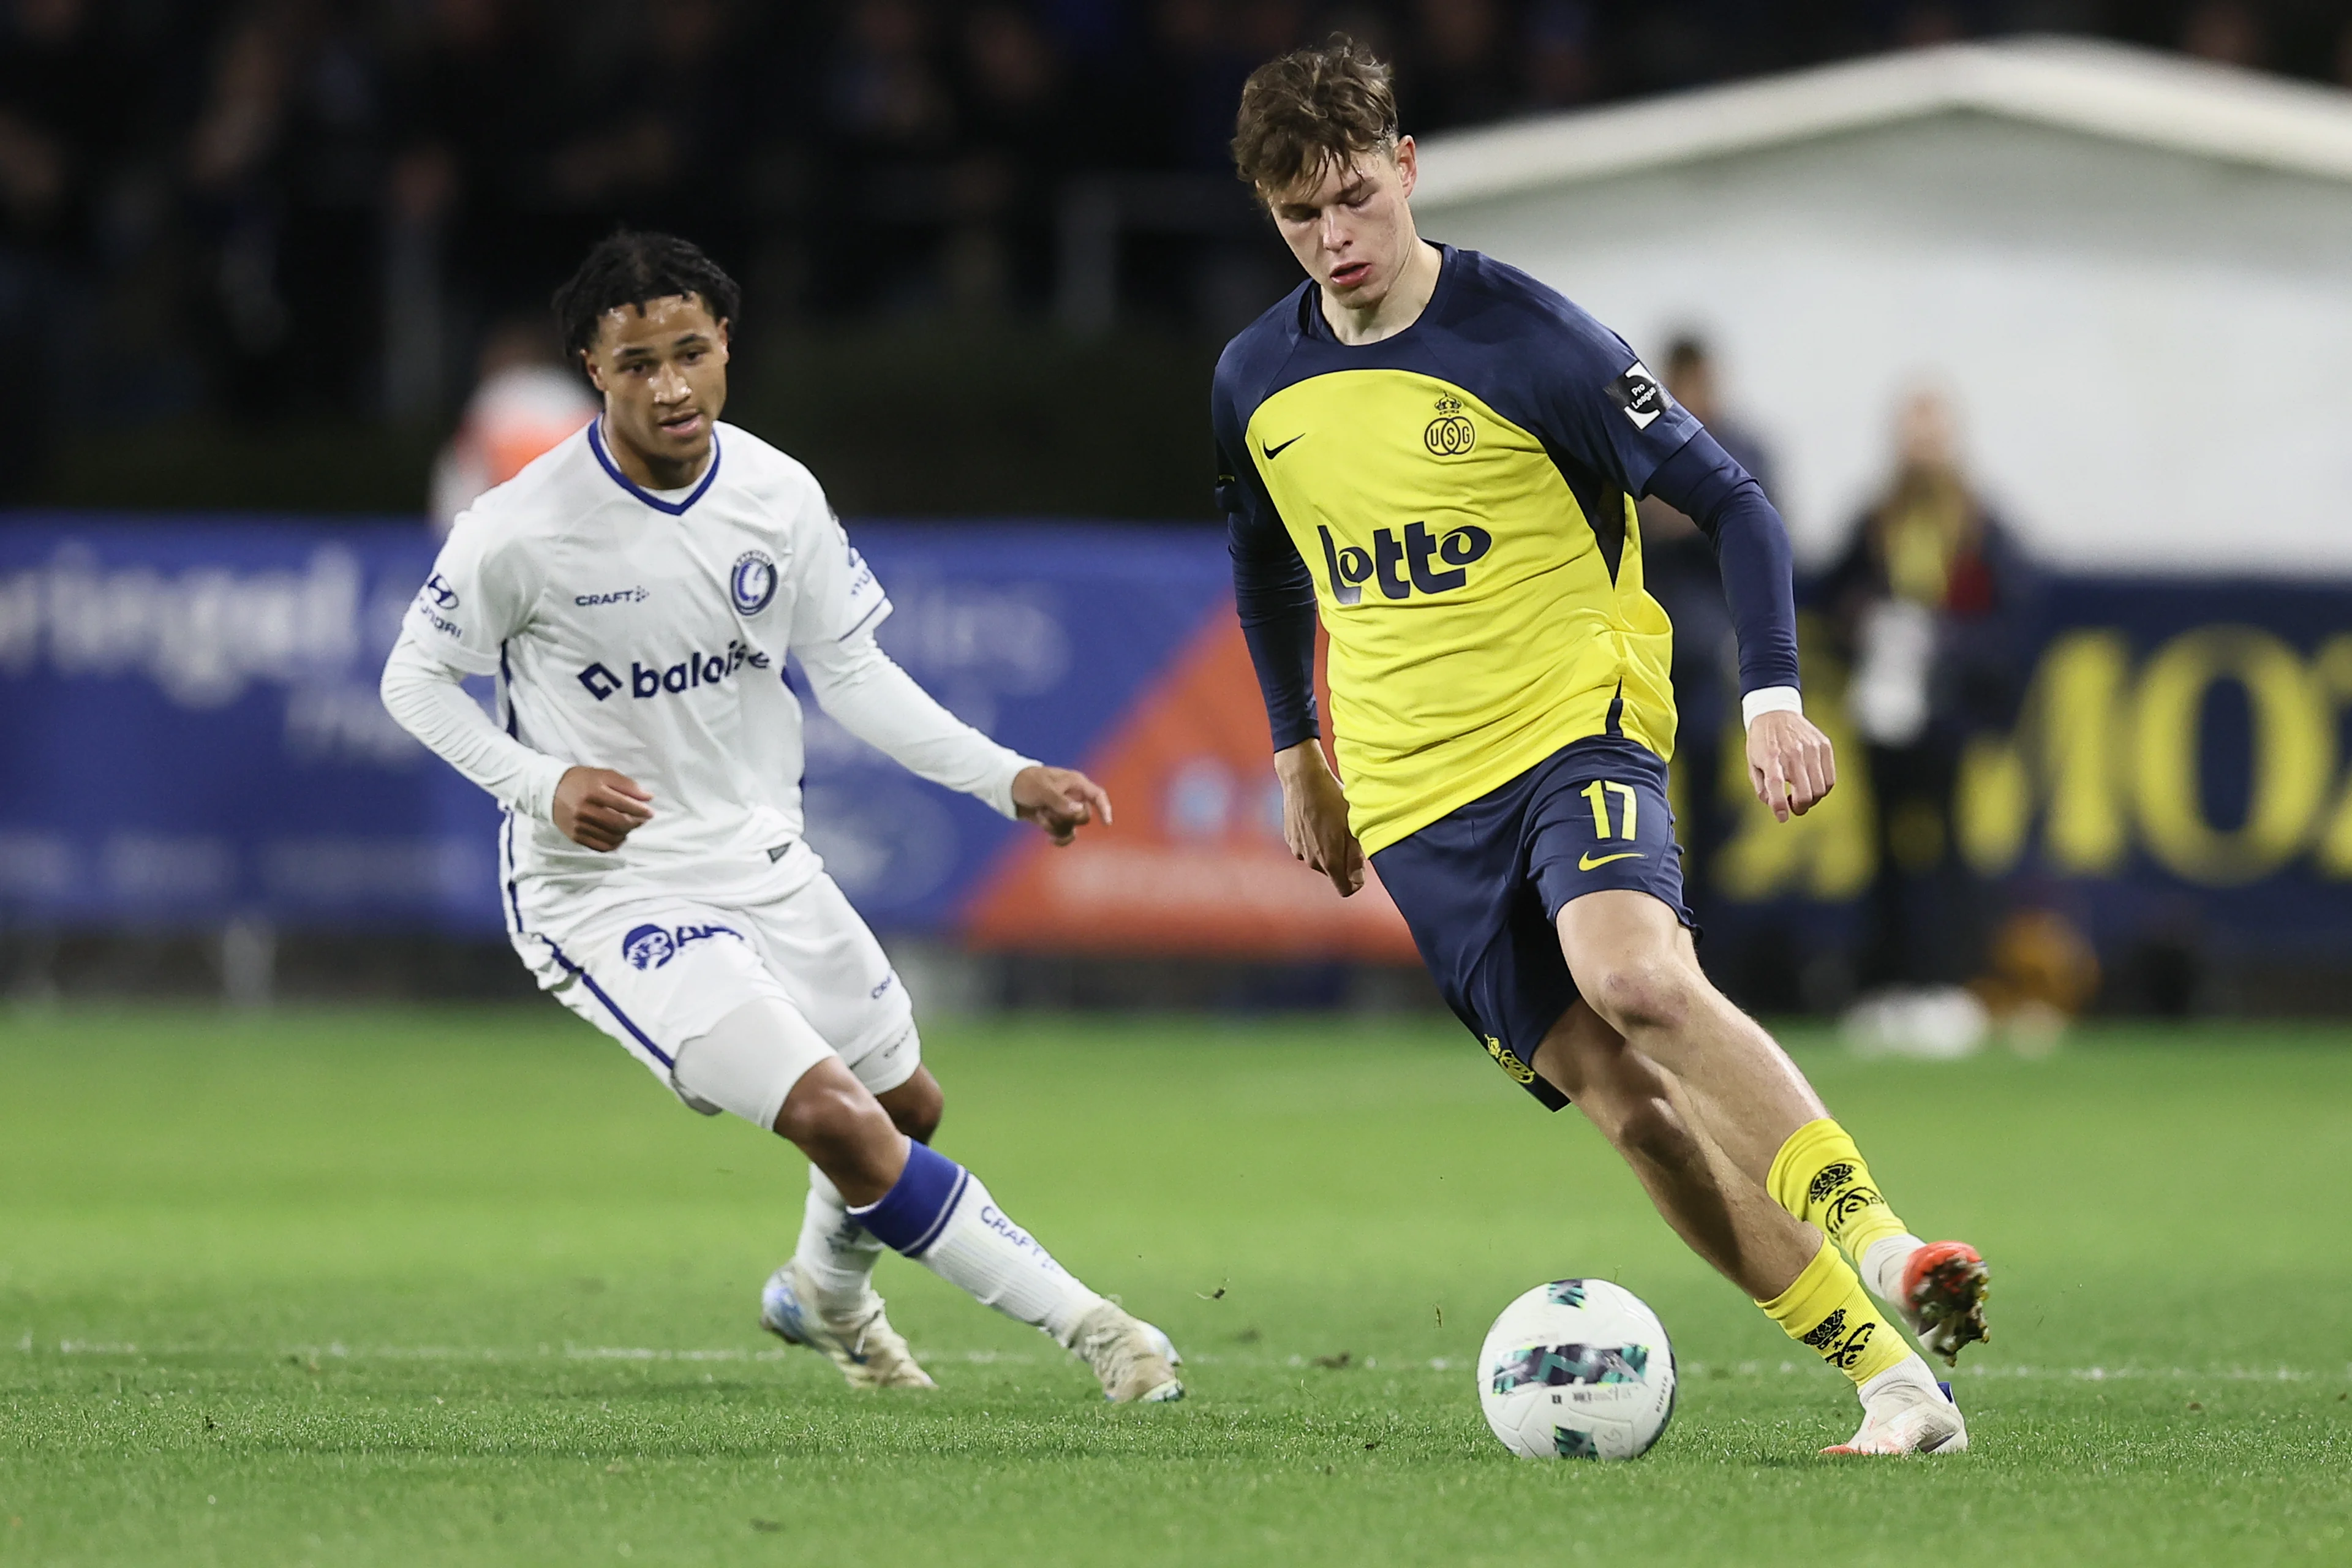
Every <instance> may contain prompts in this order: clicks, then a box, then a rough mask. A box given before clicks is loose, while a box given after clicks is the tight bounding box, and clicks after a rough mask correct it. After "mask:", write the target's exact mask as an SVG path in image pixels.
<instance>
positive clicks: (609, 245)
mask: <svg viewBox="0 0 2352 1568" xmlns="http://www.w3.org/2000/svg"><path fill="white" fill-rule="evenodd" d="M689 294H690V295H694V296H696V297H698V298H699V299H700V300H701V301H702V305H703V309H705V310H709V312H710V314H711V315H712V317H713V318H715V319H716V320H718V321H733V320H734V319H735V312H736V310H738V309H739V308H740V306H741V305H742V303H743V292H742V290H741V289H738V288H736V286H735V279H732V278H730V277H728V276H727V272H726V269H725V268H722V267H720V266H719V263H717V262H716V261H713V260H711V259H710V258H709V257H708V256H705V255H704V254H703V253H702V249H701V247H699V246H697V245H695V244H693V243H692V242H691V241H688V240H683V239H680V238H678V237H677V236H676V235H674V234H648V233H645V232H642V231H638V230H633V229H622V230H619V231H618V232H616V233H614V234H613V235H610V236H608V237H605V238H604V239H601V240H599V241H597V242H596V246H595V248H593V249H592V250H591V251H589V252H588V254H587V256H586V257H585V258H583V259H582V261H581V263H580V269H579V270H578V271H576V272H574V273H573V274H572V276H571V277H570V278H569V279H565V281H564V284H563V287H562V288H561V289H557V290H556V291H555V298H554V300H553V304H554V307H555V324H556V330H557V331H561V332H562V334H563V346H564V349H565V351H566V352H567V353H573V354H583V353H587V352H588V351H589V350H590V349H591V348H593V347H594V346H595V343H596V323H597V322H598V321H601V320H603V318H604V312H606V311H607V310H622V309H625V308H626V307H628V306H635V307H636V309H637V310H638V311H639V312H640V313H642V312H643V311H644V310H645V308H646V301H647V300H667V299H670V298H672V297H675V296H683V295H689Z"/></svg>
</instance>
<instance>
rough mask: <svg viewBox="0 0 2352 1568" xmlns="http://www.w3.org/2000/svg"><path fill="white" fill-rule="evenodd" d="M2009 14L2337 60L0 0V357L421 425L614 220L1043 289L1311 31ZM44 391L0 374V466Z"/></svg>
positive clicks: (1633, 82)
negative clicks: (2050, 39)
mask: <svg viewBox="0 0 2352 1568" xmlns="http://www.w3.org/2000/svg"><path fill="white" fill-rule="evenodd" d="M2029 22H2030V23H2032V25H2034V26H2043V27H2049V26H2059V27H2071V28H2088V27H2097V26H2105V27H2106V28H2107V30H2110V31H2115V30H2117V29H2122V30H2125V31H2132V32H2139V31H2146V30H2147V29H2150V28H2155V29H2157V30H2158V32H2160V33H2163V34H2165V35H2167V36H2168V37H2171V38H2172V39H2173V40H2174V41H2175V42H2177V43H2178V44H2179V47H2182V48H2183V49H2186V50H2188V51H2189V52H2192V53H2195V54H2199V55H2202V56H2204V57H2206V58H2213V59H2219V60H2227V61H2231V62H2233V63H2237V64H2241V65H2261V64H2265V63H2268V64H2275V65H2278V66H2281V67H2283V68H2289V69H2293V70H2295V71H2298V72H2300V73H2302V74H2305V75H2308V76H2312V77H2315V78H2326V77H2329V76H2331V75H2333V76H2336V77H2339V78H2343V79H2352V28H2347V29H2345V30H2344V31H2343V32H2342V33H2341V34H2340V35H2339V34H2338V32H2337V31H2336V29H2337V27H2338V26H2339V23H2340V16H2338V14H2337V13H2336V11H2331V10H2329V9H2328V8H2326V7H2322V6H2315V5H2301V6H2298V7H2294V8H2289V7H2285V6H2284V5H2264V4H2261V3H2258V0H2185V4H2184V5H2183V6H2181V7H2178V8H2167V10H2166V11H2165V13H2164V14H2163V16H2162V17H2161V19H2160V20H2151V19H2150V18H2149V16H2145V15H2143V14H2142V13H2141V9H2140V8H2137V7H2124V6H2114V5H2098V4H2096V3H2095V0H1998V3H1997V0H1868V3H1867V4H1864V5H1825V6H1798V5H1769V6H1767V5H1735V4H1731V3H1730V0H1651V3H1648V4H1643V5H1633V4H1628V3H1626V0H823V3H821V4H820V3H808V4H801V5H766V4H761V0H575V3H572V4H563V3H559V0H222V3H220V4H215V5H187V4H174V3H173V0H0V353H11V354H13V355H15V356H16V358H17V359H18V360H20V361H21V360H23V359H25V358H26V357H27V356H31V357H35V358H43V359H47V360H50V361H54V362H57V363H58V374H59V375H62V376H64V377H66V378H67V380H68V382H69V383H71V384H70V385H69V386H68V389H67V395H66V397H65V398H64V399H63V401H64V403H65V404H67V405H69V406H71V407H72V408H73V409H74V410H75V412H76V415H77V416H78V417H79V418H80V419H82V420H84V421H85V422H86V423H88V424H89V425H90V426H103V425H105V424H108V423H110V422H112V423H122V422H128V421H132V420H142V419H149V418H153V417H159V416H165V415H172V414H177V413H183V412H187V411H190V410H191V409H199V408H200V409H205V410H208V411H211V412H215V413H226V414H231V415H237V416H253V417H268V418H278V417H287V418H304V419H310V418H329V419H344V420H349V419H355V418H372V417H387V416H388V417H392V418H397V419H402V420H415V421H423V420H430V419H432V418H434V417H435V416H436V415H438V414H440V413H441V412H442V411H443V410H444V409H445V407H446V401H445V399H446V395H447V392H448V383H449V377H448V374H447V370H448V366H449V363H450V357H451V356H450V345H452V344H453V343H458V342H467V341H469V340H471V339H472V338H473V337H475V336H476V335H477V334H478V332H479V331H481V329H482V327H483V325H484V324H485V323H487V322H488V321H495V320H497V319H498V318H499V317H500V316H501V315H503V314H505V313H507V312H509V311H511V310H517V309H520V308H522V307H524V306H525V305H526V304H535V303H536V301H537V300H541V299H542V298H544V296H545V294H546V291H547V289H548V286H549V283H550V280H551V279H553V278H555V277H557V276H560V275H561V274H562V271H563V270H564V269H565V268H568V267H569V266H570V265H571V264H572V261H573V259H574V258H576V257H577V256H578V254H579V251H580V249H581V247H583V245H584V244H586V243H587V242H588V241H590V240H591V239H593V237H596V236H597V235H599V234H602V233H604V232H607V231H609V230H610V229H611V228H612V227H613V226H614V225H615V224H618V223H631V224H636V225H643V226H665V227H672V228H676V229H679V230H682V231H684V232H688V233H690V234H693V235H695V236H696V237H698V239H700V240H702V241H703V242H704V243H705V244H706V245H707V246H709V247H710V248H712V249H713V250H714V251H715V252H717V253H718V254H719V255H720V256H721V257H722V258H724V259H726V260H727V261H728V262H729V264H730V266H734V267H736V268H738V269H739V270H740V271H742V272H744V273H746V274H751V275H754V276H756V277H757V279H758V280H759V285H760V293H761V298H762V299H763V300H769V301H770V307H769V308H770V309H774V308H776V306H777V305H779V304H783V303H788V304H789V305H791V306H792V307H794V308H801V309H806V310H811V311H814V313H816V314H818V315H820V316H824V315H830V316H833V317H835V318H841V317H845V316H849V317H855V316H867V315H872V314H875V313H896V312H904V311H908V310H917V311H920V310H938V309H942V308H945V309H950V310H1003V309H1014V310H1043V309H1045V307H1046V305H1047V304H1048V301H1049V300H1051V299H1052V297H1053V295H1054V292H1055V269H1056V264H1057V263H1056V258H1057V256H1058V251H1057V248H1056V240H1055V236H1056V225H1057V222H1058V215H1060V213H1061V212H1062V210H1063V207H1062V203H1063V200H1064V197H1065V195H1066V193H1067V191H1068V182H1069V181H1070V180H1071V179H1072V178H1073V177H1074V176H1079V175H1091V174H1103V173H1161V174H1165V173H1178V174H1192V175H1198V176H1202V177H1203V180H1204V181H1205V180H1207V179H1212V178H1213V179H1215V180H1223V179H1224V178H1225V177H1226V176H1227V174H1228V172H1229V171H1228V160H1227V154H1226V142H1227V141H1228V140H1229V139H1230V137H1231V135H1232V131H1233V115H1234V100H1235V98H1236V95H1237V94H1238V92H1239V90H1240V87H1241V83H1242V80H1243V79H1244V76H1245V75H1246V74H1247V73H1248V71H1249V70H1250V69H1251V68H1253V67H1254V66H1255V65H1257V64H1258V63H1260V62H1261V61H1263V60H1264V59H1265V58H1267V57H1269V56H1271V55H1273V54H1275V53H1276V52H1278V51H1280V50H1282V49H1285V48H1287V47H1292V46H1294V45H1297V44H1299V43H1302V42H1305V41H1307V39H1308V38H1310V37H1317V36H1319V35H1320V34H1322V33H1324V32H1326V31H1328V30H1329V29H1332V28H1335V27H1336V28H1341V29H1344V30H1346V31H1348V32H1350V33H1351V34H1354V35H1356V36H1358V37H1363V38H1364V39H1366V40H1367V41H1368V42H1370V43H1371V44H1372V45H1373V47H1375V48H1377V49H1380V50H1381V51H1382V52H1383V53H1386V54H1388V55H1389V56H1390V57H1391V58H1393V59H1394V61H1395V63H1396V66H1397V68H1398V73H1399V85H1400V90H1401V92H1402V96H1403V100H1404V109H1405V117H1406V123H1407V126H1408V128H1409V129H1411V130H1412V131H1413V132H1415V133H1416V134H1423V135H1426V134H1430V133H1433V132H1442V131H1444V130H1446V129H1449V128H1451V127H1454V126H1457V125H1463V124H1468V123H1473V122H1477V121H1489V120H1493V119H1496V118H1498V117H1501V116H1503V115H1506V114H1509V113H1514V112H1517V111H1520V110H1525V109H1528V108H1537V109H1544V108H1558V107H1562V106H1569V105H1575V104H1582V103H1592V102H1605V101H1608V100H1612V99H1619V98H1623V97H1625V96H1627V95H1629V94H1633V93H1637V92H1645V91H1652V90H1655V89H1661V88H1668V87H1681V86H1688V85H1692V84H1696V83H1700V82H1706V81H1713V80H1718V79H1723V78H1725V77H1726V76H1728V75H1734V74H1738V73H1740V72H1745V71H1750V70H1762V69H1773V68H1786V67H1793V66H1800V65H1804V64H1807V63H1811V62H1813V61H1817V60H1822V59H1826V58H1838V57H1841V56H1845V55H1851V54H1854V53H1857V52H1861V51H1866V50H1872V49H1880V48H1885V47H1895V46H1898V45H1904V44H1920V43H1930V42H1936V41H1940V40H1944V39H1948V38H1951V37H1962V36H1967V35H1969V34H1972V33H1976V32H1980V31H1983V30H1985V29H1986V28H1988V27H1992V26H2004V27H2011V26H2026V25H2028V24H2029ZM2331 51H2332V52H2331ZM1130 188H1132V189H1141V190H1151V191H1170V190H1178V191H1181V190H1182V189H1183V188H1184V187H1183V186H1182V185H1181V183H1179V184H1175V185H1166V184H1162V185H1157V186H1154V185H1136V186H1131V187H1130ZM1234 209H1235V210H1234V215H1233V219H1232V221H1233V223H1234V228H1233V229H1232V230H1230V231H1226V232H1212V230H1213V227H1214V226H1213V224H1210V225H1206V226H1200V227H1198V228H1197V229H1195V228H1188V227H1187V223H1189V222H1191V220H1186V222H1185V223H1177V224H1173V225H1171V226H1168V227H1167V228H1166V229H1165V230H1164V232H1160V235H1159V237H1156V238H1155V240H1154V242H1153V243H1152V244H1150V246H1148V247H1147V246H1130V247H1128V248H1127V250H1126V251H1124V252H1122V254H1121V256H1120V258H1119V261H1118V265H1119V267H1120V268H1121V270H1122V272H1123V273H1134V274H1136V276H1134V277H1131V278H1129V279H1127V282H1126V284H1125V287H1126V288H1127V289H1128V291H1129V293H1131V294H1132V295H1134V296H1135V297H1137V298H1149V299H1152V300H1167V301H1171V302H1172V303H1171V304H1170V305H1169V307H1168V310H1169V311H1170V313H1171V315H1172V316H1173V317H1174V318H1175V319H1177V320H1179V321H1182V322H1184V323H1185V324H1187V325H1188V326H1190V327H1191V328H1192V329H1194V330H1197V331H1209V330H1210V329H1211V328H1212V327H1213V326H1214V325H1217V324H1221V323H1222V321H1223V315H1225V314H1227V313H1229V312H1228V311H1227V310H1226V303H1230V301H1226V302H1225V303H1215V302H1214V301H1222V300H1225V296H1226V295H1228V294H1232V293H1234V292H1235V290H1234V289H1222V288H1217V289H1213V288H1206V287H1197V286H1195V285H1196V283H1197V279H1199V278H1200V277H1202V276H1206V275H1209V274H1212V273H1215V272H1217V271H1218V269H1219V268H1227V267H1228V263H1231V264H1232V266H1231V267H1230V268H1228V269H1229V270H1232V271H1233V272H1234V276H1235V277H1241V276H1243V275H1244V274H1247V273H1249V270H1250V268H1249V266H1247V265H1243V263H1244V262H1247V261H1249V258H1251V257H1254V256H1255V255H1256V252H1255V251H1250V250H1249V249H1248V247H1251V246H1255V245H1257V244H1258V243H1259V242H1261V241H1263V239H1264V234H1263V232H1262V229H1260V228H1258V227H1255V226H1249V220H1250V215H1249V214H1248V213H1247V212H1246V211H1245V210H1243V204H1240V203H1235V204H1234ZM1236 257H1239V258H1241V259H1240V260H1238V261H1237V260H1236V259H1235V258H1236ZM1250 265H1255V263H1254V262H1253V263H1251V264H1250ZM1253 276H1254V275H1253ZM1255 287H1256V285H1255V284H1251V285H1249V288H1251V289H1255ZM1243 291H1247V290H1243ZM68 321H71V322H73V323H75V325H74V327H73V329H72V330H73V331H75V332H76V333H77V334H78V336H77V340H76V342H77V345H78V350H79V351H80V352H77V353H73V354H58V353H56V350H55V345H54V343H53V342H52V339H53V338H54V336H55V334H57V333H58V332H59V331H63V330H64V328H63V327H62V325H61V323H64V322H68ZM85 345H87V346H86V347H85ZM52 390H54V389H52ZM58 401H59V400H58V398H57V397H56V396H54V395H40V396H34V395H30V392H29V389H28V387H27V386H26V384H24V383H22V382H21V381H20V382H18V383H16V384H5V385H4V386H0V418H5V420H6V422H7V426H8V427H9V428H10V429H12V430H15V431H18V432H20V433H21V436H22V440H21V445H22V447H23V448H24V450H25V452H26V458H24V459H22V460H20V461H18V462H16V463H14V464H11V465H10V466H9V468H7V469H6V470H5V472H6V479H5V480H0V483H5V484H13V485H16V486H20V487H21V486H22V485H24V484H26V483H28V482H30V480H31V478H32V474H33V468H34V465H35V464H36V463H37V460H38V458H39V457H40V455H41V453H42V452H43V451H44V450H45V448H46V447H47V445H48V441H49V437H48V436H47V435H46V434H44V431H45V426H43V424H42V420H43V419H44V418H46V417H47V416H48V412H49V411H50V410H51V409H53V407H54V406H55V405H57V404H58Z"/></svg>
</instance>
